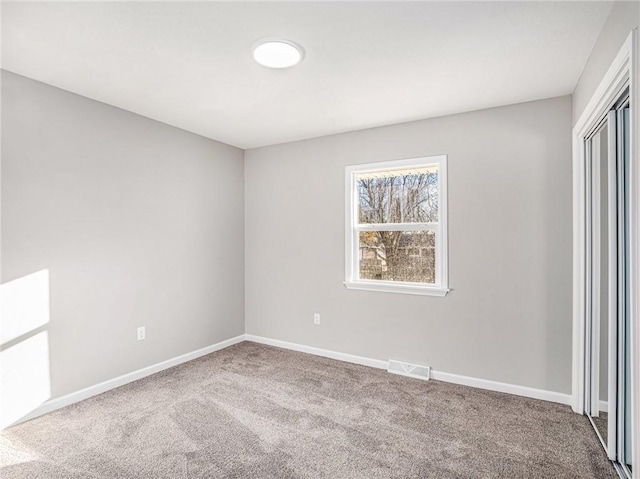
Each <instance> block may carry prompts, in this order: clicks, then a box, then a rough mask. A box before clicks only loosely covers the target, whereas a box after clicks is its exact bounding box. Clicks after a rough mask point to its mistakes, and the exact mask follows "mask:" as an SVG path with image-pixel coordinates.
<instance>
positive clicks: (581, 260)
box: [571, 29, 640, 477]
mask: <svg viewBox="0 0 640 479" xmlns="http://www.w3.org/2000/svg"><path fill="white" fill-rule="evenodd" d="M637 36H638V35H637V30H635V29H634V30H633V31H632V32H631V33H630V34H629V35H628V37H627V39H626V40H625V42H624V44H623V45H622V48H621V49H620V51H619V52H618V54H617V55H616V57H615V59H614V60H613V63H612V64H611V66H610V67H609V70H608V71H607V73H606V74H605V76H604V78H603V79H602V81H601V82H600V85H599V86H598V88H597V89H596V91H595V93H594V94H593V96H592V98H591V100H590V101H589V103H588V104H587V106H586V108H585V110H584V111H583V113H582V115H581V116H580V118H579V119H578V121H577V122H576V125H575V126H574V128H573V132H572V137H573V356H572V404H571V406H572V409H573V410H574V411H575V412H576V413H578V414H584V412H585V408H584V401H585V387H586V381H585V374H586V347H585V346H586V344H585V341H586V331H585V324H586V318H587V317H588V316H587V295H588V294H589V291H588V289H587V288H588V283H587V280H588V278H587V274H586V273H587V268H586V255H587V222H586V218H587V217H588V215H590V214H591V205H590V204H589V202H588V201H587V200H588V198H587V189H586V181H587V165H586V151H585V139H586V138H587V137H588V135H589V134H590V132H591V131H592V130H593V129H594V128H595V127H596V125H597V124H598V123H599V122H600V121H601V120H602V118H603V117H604V116H605V115H606V114H607V111H608V110H609V109H610V108H611V106H612V105H613V103H614V102H615V101H616V99H617V98H618V95H619V94H620V93H621V92H622V91H623V90H624V89H625V88H626V87H627V86H628V87H629V95H630V105H631V109H630V128H629V132H630V139H629V141H630V153H631V158H630V167H629V176H630V182H629V218H630V224H629V229H630V243H631V244H630V248H629V250H630V251H629V256H630V258H629V262H630V264H629V282H630V285H629V286H630V287H629V294H630V298H629V300H630V310H629V314H630V323H631V331H630V332H631V336H632V340H631V351H630V354H631V367H632V371H631V398H632V399H631V400H632V405H633V410H632V419H631V421H632V431H631V438H632V439H631V440H632V444H633V445H634V446H635V447H633V451H634V452H633V454H634V455H633V464H634V465H635V466H636V468H635V469H636V472H635V473H634V477H639V476H640V475H639V474H638V472H637V471H638V469H639V468H640V447H639V446H638V445H640V367H639V364H640V363H639V361H640V354H639V353H640V324H639V318H640V304H639V301H638V299H639V297H640V248H639V247H638V243H639V241H640V234H639V233H640V231H639V225H640V191H639V190H638V188H639V186H640V165H639V164H638V126H637V124H636V122H637V120H636V118H637V116H636V115H637V112H638V111H639V110H638V109H639V108H640V101H639V99H638V84H637V83H638V80H637V78H636V68H637V66H636V64H637V62H638V57H637V55H638V53H637V52H638V49H637Z"/></svg>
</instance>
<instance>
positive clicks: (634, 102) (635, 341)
mask: <svg viewBox="0 0 640 479" xmlns="http://www.w3.org/2000/svg"><path fill="white" fill-rule="evenodd" d="M627 41H629V40H627ZM630 43H631V46H630V49H631V54H630V58H629V63H630V65H629V71H630V80H629V105H630V106H631V108H630V116H629V142H630V144H629V150H630V155H631V161H630V162H629V177H630V179H629V182H630V183H629V189H630V195H629V236H630V240H629V241H630V245H629V265H630V274H629V292H630V297H629V314H630V318H629V321H630V330H629V334H630V335H631V338H630V339H631V340H630V344H631V371H630V375H631V405H632V406H631V424H632V426H631V446H632V448H631V450H632V451H633V452H632V456H633V457H632V463H633V465H634V471H635V472H634V477H640V474H639V473H638V469H639V467H640V246H639V243H640V158H639V155H640V149H639V148H638V144H639V140H640V133H639V130H640V128H639V126H640V125H639V122H638V118H639V116H638V115H639V114H640V91H639V90H638V81H639V80H638V76H637V75H638V72H639V68H640V65H639V63H640V48H638V30H637V29H634V30H633V31H632V32H631V35H630ZM634 53H635V55H634Z"/></svg>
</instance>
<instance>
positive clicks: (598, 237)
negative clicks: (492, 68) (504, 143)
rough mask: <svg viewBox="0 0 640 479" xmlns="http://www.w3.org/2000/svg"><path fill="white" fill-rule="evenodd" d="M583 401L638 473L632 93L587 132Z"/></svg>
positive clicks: (603, 436)
mask: <svg viewBox="0 0 640 479" xmlns="http://www.w3.org/2000/svg"><path fill="white" fill-rule="evenodd" d="M585 152H586V158H585V159H586V164H585V166H586V170H585V171H586V176H587V182H586V190H585V191H586V196H587V199H588V211H587V217H586V226H587V237H586V250H587V255H586V264H585V266H586V272H587V278H588V279H589V287H588V288H587V291H586V293H587V294H586V300H587V308H586V310H587V318H586V326H587V328H586V333H587V334H586V344H585V346H586V348H585V349H586V351H587V358H586V359H587V361H586V375H587V376H586V380H587V388H586V390H585V393H586V394H585V409H586V412H587V414H588V416H589V418H590V419H591V423H592V424H593V427H594V429H595V430H596V432H597V434H598V437H599V438H600V440H601V441H602V444H603V446H604V448H605V450H606V451H607V455H608V456H609V458H610V459H611V460H612V461H614V464H615V465H616V468H617V469H618V472H619V473H620V474H621V475H622V476H626V477H629V478H630V477H631V476H632V468H633V464H632V444H631V425H632V423H631V410H632V404H631V360H630V357H631V355H630V351H631V335H630V326H631V324H630V309H629V297H630V291H629V271H628V265H629V245H630V243H629V234H630V228H629V180H630V177H629V165H630V156H629V154H630V149H629V100H628V93H625V94H623V95H622V96H621V97H620V99H619V101H618V102H616V104H615V105H613V107H612V108H611V110H610V111H608V113H607V115H606V116H605V117H604V118H603V119H602V121H601V122H600V123H599V124H598V125H596V127H595V128H594V130H593V131H592V133H591V134H590V135H589V136H588V138H587V139H586V140H585Z"/></svg>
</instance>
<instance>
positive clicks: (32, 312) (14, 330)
mask: <svg viewBox="0 0 640 479" xmlns="http://www.w3.org/2000/svg"><path fill="white" fill-rule="evenodd" d="M48 322H49V270H46V269H43V270H42V271H38V272H37V273H33V274H29V275H27V276H23V277H22V278H18V279H15V280H13V281H9V282H7V283H5V284H3V285H2V286H0V344H2V345H4V344H5V343H7V342H8V341H12V340H14V339H16V338H18V337H20V336H22V335H24V334H28V333H30V332H31V331H33V330H35V329H36V328H39V327H41V326H44V325H45V324H47V323H48Z"/></svg>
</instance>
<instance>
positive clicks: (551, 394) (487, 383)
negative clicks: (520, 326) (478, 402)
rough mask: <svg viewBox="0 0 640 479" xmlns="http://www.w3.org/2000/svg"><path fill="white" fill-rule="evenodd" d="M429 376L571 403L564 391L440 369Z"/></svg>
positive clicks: (545, 399)
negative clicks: (475, 376)
mask: <svg viewBox="0 0 640 479" xmlns="http://www.w3.org/2000/svg"><path fill="white" fill-rule="evenodd" d="M431 377H432V378H433V379H435V380H437V381H444V382H448V383H453V384H460V385H463V386H470V387H473V388H478V389H486V390H488V391H496V392H501V393H507V394H513V395H515V396H523V397H527V398H532V399H541V400H543V401H550V402H555V403H558V404H565V405H567V406H570V405H571V395H570V394H566V393H559V392H555V391H547V390H546V389H536V388H530V387H527V386H520V385H517V384H509V383H501V382H498V381H491V380H489V379H479V378H474V377H470V376H461V375H459V374H451V373H445V372H441V371H431Z"/></svg>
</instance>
